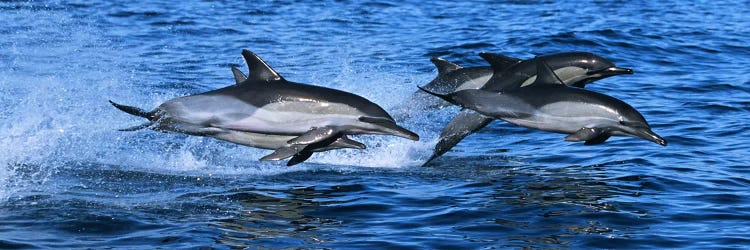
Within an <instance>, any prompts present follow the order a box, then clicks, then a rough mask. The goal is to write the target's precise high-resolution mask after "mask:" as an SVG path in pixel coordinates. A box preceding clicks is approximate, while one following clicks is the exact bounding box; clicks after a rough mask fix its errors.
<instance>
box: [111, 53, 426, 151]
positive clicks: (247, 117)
mask: <svg viewBox="0 0 750 250" xmlns="http://www.w3.org/2000/svg"><path fill="white" fill-rule="evenodd" d="M242 55H243V57H244V58H245V61H246V62H247V65H248V68H249V69H250V74H249V76H247V77H246V76H245V75H244V74H243V73H242V72H241V71H239V70H238V69H236V68H233V69H232V72H233V74H234V76H235V80H236V81H237V84H235V85H232V86H228V87H224V88H221V89H217V90H212V91H208V92H205V93H200V94H194V95H189V96H184V97H178V98H174V99H172V100H169V101H167V102H165V103H163V104H161V105H159V107H157V108H156V109H154V110H153V111H150V112H149V111H144V110H141V109H138V108H135V107H130V106H125V105H120V104H116V103H114V102H111V101H110V102H111V103H112V105H114V106H115V107H116V108H118V109H120V110H122V111H124V112H126V113H129V114H132V115H136V116H140V117H144V118H147V119H148V120H149V122H148V123H146V124H144V125H140V126H136V127H133V128H130V129H125V130H137V129H143V128H151V129H154V130H157V131H164V132H178V133H184V134H189V135H197V136H208V137H214V138H217V139H221V140H225V141H229V142H233V143H237V144H241V145H245V146H251V147H257V148H264V149H274V150H275V151H274V152H273V153H272V154H270V155H267V156H264V157H263V158H261V160H281V159H286V158H289V157H293V158H292V159H291V160H290V161H289V162H288V163H287V165H294V164H297V163H300V162H303V161H305V160H306V159H307V158H309V157H310V156H311V155H312V153H313V152H317V151H325V150H331V149H336V148H360V149H363V148H364V147H365V146H364V144H362V143H360V142H357V141H353V140H351V139H349V138H347V135H356V134H383V135H394V136H399V137H404V138H407V139H411V140H419V136H418V135H417V134H415V133H414V132H411V131H409V130H407V129H405V128H403V127H401V126H398V125H397V124H396V122H395V121H394V120H393V118H392V117H391V116H390V115H389V114H388V113H387V112H386V111H385V110H383V108H381V107H380V106H378V105H377V104H375V103H373V102H371V101H369V100H367V99H365V98H364V97H361V96H358V95H355V94H352V93H348V92H344V91H340V90H335V89H330V88H325V87H320V86H313V85H307V84H301V83H295V82H290V81H287V80H285V79H284V78H283V77H281V75H279V73H277V72H276V71H275V70H273V69H272V68H271V67H270V66H268V64H266V62H264V61H263V60H262V59H261V58H260V57H258V56H257V55H256V54H255V53H253V52H250V51H248V50H243V51H242Z"/></svg>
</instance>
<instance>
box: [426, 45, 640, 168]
mask: <svg viewBox="0 0 750 250" xmlns="http://www.w3.org/2000/svg"><path fill="white" fill-rule="evenodd" d="M479 55H480V56H481V57H482V58H484V59H485V60H486V61H487V62H489V63H490V65H491V68H492V76H491V78H490V79H489V80H488V81H487V82H486V83H485V84H483V85H482V86H481V87H479V88H464V89H481V90H485V91H490V92H495V93H497V92H501V91H508V90H514V89H518V88H525V87H528V86H531V85H533V84H534V83H535V82H536V78H537V77H536V75H537V62H538V61H539V60H543V61H545V62H547V65H549V67H550V68H551V69H552V70H553V71H554V73H555V74H556V75H557V76H558V77H559V79H561V81H562V83H563V84H564V85H568V86H575V87H580V88H583V87H585V85H586V84H588V83H591V82H593V81H596V80H599V79H603V78H606V77H610V76H614V75H621V74H632V73H633V71H632V70H631V69H627V68H621V67H617V66H615V64H614V63H612V62H610V61H609V60H607V59H604V58H602V57H600V56H597V55H594V54H592V53H587V52H566V53H556V54H549V55H543V56H538V57H535V58H532V59H529V60H521V59H517V58H512V57H507V56H503V55H500V54H494V53H480V54H479ZM459 68H460V67H459ZM448 72H450V71H448ZM447 76H448V74H444V77H442V79H443V80H441V82H448V83H450V82H452V81H453V80H451V79H449V78H448V77H447ZM437 79H441V77H440V76H438V78H437ZM433 82H435V81H433ZM426 89H428V90H430V91H434V92H439V93H450V92H455V91H459V90H461V89H459V88H456V89H455V91H449V92H446V91H438V89H439V88H436V87H431V88H426ZM445 89H449V88H445ZM493 120H494V119H493V118H490V117H486V116H483V115H481V114H479V113H477V112H476V111H473V110H471V109H464V110H462V111H461V112H460V113H459V114H457V115H456V116H455V117H454V118H453V119H452V120H451V121H450V122H449V123H448V125H446V126H445V128H443V131H442V132H441V134H440V139H439V141H438V143H437V144H436V145H435V150H434V152H433V154H432V156H431V157H430V158H429V160H428V161H427V162H426V163H425V164H427V163H429V162H430V161H432V160H433V159H435V158H437V157H439V156H441V155H443V154H445V153H446V152H448V151H449V150H450V149H451V148H453V147H454V146H455V145H456V144H458V143H459V142H460V141H461V140H462V139H463V138H465V137H466V136H469V135H470V134H472V133H474V132H476V131H478V130H480V129H482V128H484V127H485V126H487V124H489V123H490V122H492V121H493Z"/></svg>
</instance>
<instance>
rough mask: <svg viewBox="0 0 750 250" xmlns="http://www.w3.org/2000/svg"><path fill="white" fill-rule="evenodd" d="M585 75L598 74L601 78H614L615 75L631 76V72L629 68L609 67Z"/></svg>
mask: <svg viewBox="0 0 750 250" xmlns="http://www.w3.org/2000/svg"><path fill="white" fill-rule="evenodd" d="M586 74H587V75H596V74H600V75H602V76H605V77H606V76H616V75H630V74H633V70H632V69H629V68H620V67H609V68H603V69H600V70H594V71H590V72H587V73H586Z"/></svg>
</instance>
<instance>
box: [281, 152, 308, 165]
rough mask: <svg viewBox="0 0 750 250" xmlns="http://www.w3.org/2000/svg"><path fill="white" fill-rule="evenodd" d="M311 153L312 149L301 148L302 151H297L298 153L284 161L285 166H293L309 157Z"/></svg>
mask: <svg viewBox="0 0 750 250" xmlns="http://www.w3.org/2000/svg"><path fill="white" fill-rule="evenodd" d="M312 155H313V152H312V151H309V150H303V151H302V152H299V153H297V154H295V155H294V156H292V159H290V160H289V161H288V162H287V163H286V166H287V167H290V166H294V165H297V164H300V163H302V162H303V161H306V160H307V159H310V156H312Z"/></svg>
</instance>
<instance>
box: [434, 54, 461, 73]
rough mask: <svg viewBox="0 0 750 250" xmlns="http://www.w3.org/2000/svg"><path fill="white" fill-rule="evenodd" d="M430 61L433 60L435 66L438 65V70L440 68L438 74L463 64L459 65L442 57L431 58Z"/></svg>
mask: <svg viewBox="0 0 750 250" xmlns="http://www.w3.org/2000/svg"><path fill="white" fill-rule="evenodd" d="M430 62H432V64H435V67H437V70H438V74H440V75H442V74H445V73H448V72H451V71H454V70H457V69H460V68H461V66H459V65H458V64H455V63H452V62H449V61H448V60H445V59H443V58H440V57H433V58H430Z"/></svg>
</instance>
